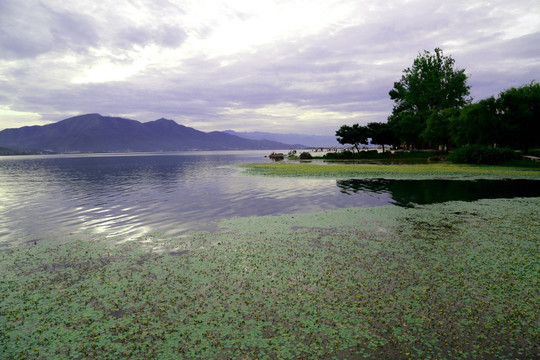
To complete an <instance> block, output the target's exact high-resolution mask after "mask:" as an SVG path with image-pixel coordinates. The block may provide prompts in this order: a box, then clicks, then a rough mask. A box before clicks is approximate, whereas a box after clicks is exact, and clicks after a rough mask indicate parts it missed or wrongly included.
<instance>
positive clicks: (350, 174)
mask: <svg viewBox="0 0 540 360" xmlns="http://www.w3.org/2000/svg"><path fill="white" fill-rule="evenodd" d="M237 167H238V168H240V169H242V170H243V173H244V174H248V175H261V176H301V177H332V178H341V179H343V178H355V179H362V178H386V179H504V178H515V179H531V178H532V179H540V170H539V169H527V168H512V167H503V166H487V165H458V164H414V165H371V164H324V163H309V164H306V163H261V164H246V165H239V166H237Z"/></svg>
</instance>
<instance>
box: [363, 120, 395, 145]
mask: <svg viewBox="0 0 540 360" xmlns="http://www.w3.org/2000/svg"><path fill="white" fill-rule="evenodd" d="M367 128H368V131H369V137H371V143H372V144H376V145H381V146H382V149H383V152H384V145H394V144H395V143H396V142H397V141H396V137H395V135H394V131H393V130H392V127H391V126H390V125H389V124H388V123H378V122H370V123H368V124H367Z"/></svg>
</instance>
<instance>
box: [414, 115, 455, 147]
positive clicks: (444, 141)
mask: <svg viewBox="0 0 540 360" xmlns="http://www.w3.org/2000/svg"><path fill="white" fill-rule="evenodd" d="M457 116H459V110H458V109H455V108H448V109H444V110H440V111H433V112H432V113H431V115H430V116H429V117H428V119H427V122H426V128H425V129H424V131H422V133H421V134H420V137H421V138H422V139H423V140H424V141H426V142H427V143H430V144H432V145H442V146H444V147H445V148H446V149H448V147H449V145H450V143H451V138H450V123H451V122H452V119H454V118H456V117H457Z"/></svg>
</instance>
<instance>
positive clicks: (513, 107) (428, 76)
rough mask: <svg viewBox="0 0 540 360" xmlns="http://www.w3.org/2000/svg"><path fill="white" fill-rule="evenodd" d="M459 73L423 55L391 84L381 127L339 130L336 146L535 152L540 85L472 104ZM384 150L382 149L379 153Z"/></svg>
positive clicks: (437, 56)
mask: <svg viewBox="0 0 540 360" xmlns="http://www.w3.org/2000/svg"><path fill="white" fill-rule="evenodd" d="M467 80H468V79H467V75H466V74H465V69H458V68H456V67H455V61H454V59H453V58H452V57H451V56H445V55H444V54H443V51H442V50H441V49H439V48H437V49H435V51H434V53H430V52H429V51H424V53H423V54H419V55H418V57H417V58H416V59H415V60H414V62H413V65H412V66H411V67H410V68H407V69H405V70H403V75H402V77H401V79H400V80H399V81H397V82H395V83H394V87H393V88H392V89H391V90H390V92H389V95H390V98H391V99H392V100H393V101H394V106H393V109H392V114H391V115H390V116H389V117H388V121H387V122H386V123H377V122H371V123H368V124H367V125H366V126H361V125H359V124H354V125H352V126H348V125H343V126H341V128H340V129H339V130H337V131H336V137H337V140H338V141H339V143H340V144H343V145H344V144H351V145H353V146H354V147H355V148H356V150H358V146H359V145H360V144H367V143H368V138H371V143H372V144H377V145H382V146H384V145H385V144H387V145H394V146H403V147H406V148H409V149H417V148H443V149H446V150H448V149H449V148H453V147H460V146H465V145H473V144H474V145H484V146H492V147H510V148H514V149H521V150H523V151H525V152H526V151H527V150H529V149H530V148H533V147H537V146H540V136H539V135H538V134H540V83H537V82H534V81H533V82H531V83H530V84H527V85H523V86H521V87H518V88H511V89H508V90H506V91H503V92H501V93H500V94H499V95H498V96H497V97H494V96H491V97H489V98H487V99H483V100H480V101H478V102H473V100H472V98H471V97H470V86H468V85H467ZM383 150H384V149H383Z"/></svg>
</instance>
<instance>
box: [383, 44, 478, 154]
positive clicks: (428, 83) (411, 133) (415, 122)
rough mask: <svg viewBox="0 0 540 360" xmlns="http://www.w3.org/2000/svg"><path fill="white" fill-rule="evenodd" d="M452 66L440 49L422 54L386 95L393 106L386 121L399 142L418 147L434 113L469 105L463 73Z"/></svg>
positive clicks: (463, 71)
mask: <svg viewBox="0 0 540 360" xmlns="http://www.w3.org/2000/svg"><path fill="white" fill-rule="evenodd" d="M454 63H455V61H454V59H452V58H451V57H449V56H444V55H443V51H442V50H441V49H439V48H437V49H435V52H434V53H433V54H432V53H430V52H429V51H424V54H419V55H418V57H417V58H416V59H415V60H414V62H413V66H412V67H411V68H407V69H405V70H404V71H403V75H402V77H401V80H400V81H398V82H395V83H394V88H393V89H392V90H390V92H389V95H390V98H391V99H392V100H393V101H394V102H395V105H394V108H393V110H392V115H391V116H390V117H389V118H388V121H389V123H390V124H391V125H392V126H393V128H394V129H395V131H396V133H397V136H398V137H399V138H400V140H402V141H404V142H407V143H409V144H412V145H418V144H419V143H420V141H421V138H420V134H421V133H422V132H423V131H424V130H425V128H426V122H427V119H428V118H429V117H430V116H431V114H432V113H433V112H435V111H442V110H444V109H449V108H454V109H459V108H461V107H462V106H464V105H465V104H467V103H469V102H470V99H469V97H468V96H469V89H470V87H469V86H468V85H467V75H465V69H456V68H455V67H454Z"/></svg>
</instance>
